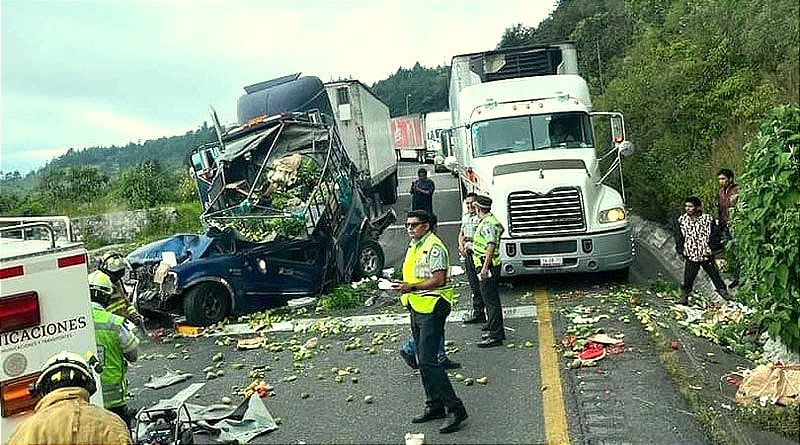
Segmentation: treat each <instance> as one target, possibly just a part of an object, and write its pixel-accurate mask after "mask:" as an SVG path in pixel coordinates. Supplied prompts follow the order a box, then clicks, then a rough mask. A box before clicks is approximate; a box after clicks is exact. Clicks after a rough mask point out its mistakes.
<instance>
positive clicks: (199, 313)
mask: <svg viewBox="0 0 800 445" xmlns="http://www.w3.org/2000/svg"><path fill="white" fill-rule="evenodd" d="M230 306H231V305H230V295H228V291H227V290H225V288H223V287H222V286H220V285H219V284H217V283H200V284H198V285H196V286H194V287H192V288H190V289H189V290H188V291H186V295H185V296H184V298H183V313H184V314H185V315H186V321H188V322H189V324H191V325H193V326H208V325H212V324H214V323H217V322H219V321H220V320H222V319H223V318H225V317H227V316H228V313H229V312H230Z"/></svg>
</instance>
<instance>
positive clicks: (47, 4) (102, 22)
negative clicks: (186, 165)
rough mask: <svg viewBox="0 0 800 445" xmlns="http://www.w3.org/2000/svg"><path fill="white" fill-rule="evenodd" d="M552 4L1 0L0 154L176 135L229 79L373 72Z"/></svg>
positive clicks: (202, 113)
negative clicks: (0, 101) (0, 91)
mask: <svg viewBox="0 0 800 445" xmlns="http://www.w3.org/2000/svg"><path fill="white" fill-rule="evenodd" d="M554 3H555V2H554V1H544V2H543V1H536V0H535V1H530V0H491V1H414V0H406V1H379V0H371V1H300V0H297V1H291V2H279V1H270V2H265V1H258V2H255V1H225V2H222V1H219V2H217V1H158V2H82V1H72V2H63V1H39V2H30V1H16V0H5V1H3V5H2V6H3V11H2V12H3V13H2V15H0V20H2V22H1V23H0V44H2V53H0V54H2V63H0V69H1V70H2V76H0V79H2V113H0V125H1V126H2V154H3V155H4V156H3V157H5V158H6V159H18V158H19V156H20V155H19V154H18V153H20V152H22V151H25V150H27V151H29V152H30V150H40V149H41V148H42V147H60V146H61V147H64V148H65V150H66V148H68V147H75V148H81V147H87V146H92V145H112V144H117V145H121V144H125V143H127V142H129V141H137V140H140V139H142V140H144V139H148V138H156V137H161V136H169V135H174V134H182V133H184V132H186V131H188V130H192V129H194V128H196V127H197V126H198V125H200V124H201V123H202V122H203V121H204V120H208V117H207V116H208V114H207V112H208V107H207V106H208V105H209V104H211V105H214V107H215V108H216V109H217V110H218V111H219V114H220V117H221V119H222V120H223V122H230V121H233V120H235V116H236V99H237V97H238V96H239V95H240V94H242V93H243V91H242V89H241V88H242V86H244V85H249V84H252V83H255V82H259V81H262V80H266V79H269V78H273V77H277V76H281V75H285V74H290V73H294V72H303V73H304V74H306V75H316V76H319V77H320V78H322V79H323V80H329V79H332V78H339V77H347V76H352V77H354V78H357V79H359V80H361V81H363V82H365V83H367V84H372V83H373V82H375V81H377V80H380V79H383V78H386V77H387V76H388V75H390V74H392V73H394V72H396V70H397V68H398V67H400V66H404V67H411V66H413V64H414V63H416V62H420V63H421V64H423V65H426V66H435V65H440V64H449V62H450V59H451V58H452V56H454V55H456V54H461V53H465V52H473V51H481V50H486V49H491V48H493V47H494V46H495V45H496V43H497V42H498V41H499V39H500V37H501V35H502V33H503V31H504V29H505V28H506V27H509V26H513V25H514V24H515V23H518V22H522V23H524V24H526V25H529V26H531V25H536V24H538V23H539V21H541V20H542V19H544V18H545V17H546V16H547V15H548V14H549V12H550V11H551V10H552V9H553V8H554ZM32 30H35V31H32ZM53 150H55V148H53ZM30 153H31V156H34V152H30ZM36 153H38V154H42V153H44V152H38V151H37V152H36Z"/></svg>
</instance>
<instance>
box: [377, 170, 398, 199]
mask: <svg viewBox="0 0 800 445" xmlns="http://www.w3.org/2000/svg"><path fill="white" fill-rule="evenodd" d="M381 202H383V203H384V204H386V205H392V204H394V203H396V202H397V173H395V174H393V175H390V176H388V177H387V178H386V179H384V180H383V182H382V183H381Z"/></svg>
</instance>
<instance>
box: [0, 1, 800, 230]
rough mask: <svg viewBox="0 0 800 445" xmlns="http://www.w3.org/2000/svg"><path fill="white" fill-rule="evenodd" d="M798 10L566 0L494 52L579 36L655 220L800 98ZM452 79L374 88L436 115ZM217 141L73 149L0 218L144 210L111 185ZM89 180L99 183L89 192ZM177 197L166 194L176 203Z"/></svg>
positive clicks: (13, 191)
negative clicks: (622, 128)
mask: <svg viewBox="0 0 800 445" xmlns="http://www.w3.org/2000/svg"><path fill="white" fill-rule="evenodd" d="M799 14H800V11H798V3H797V1H796V0H774V1H765V0H748V1H744V0H724V1H723V0H708V1H704V2H691V1H688V0H646V1H635V2H634V1H626V0H562V1H560V2H559V3H558V6H557V8H556V9H555V10H554V11H553V13H552V14H551V15H550V17H548V18H547V19H545V20H544V21H543V22H541V23H540V24H539V25H538V26H537V27H525V26H523V25H512V26H510V27H509V28H508V29H507V30H506V31H505V33H504V34H503V35H502V36H499V37H500V39H499V42H498V44H497V47H498V48H503V47H510V46H518V45H526V44H536V43H548V42H556V41H564V40H571V41H574V42H575V44H576V46H577V48H578V54H579V65H580V70H581V72H582V74H583V76H584V77H585V78H586V79H587V80H588V82H589V84H590V87H591V89H592V93H593V95H594V104H595V108H596V109H607V110H618V111H622V112H623V113H624V114H625V117H626V124H627V125H626V126H627V129H628V138H629V139H630V140H632V141H633V142H634V143H635V144H636V146H637V148H638V152H637V153H636V154H635V155H634V156H632V157H630V158H628V159H626V165H625V175H626V183H627V184H628V185H629V190H628V192H629V196H630V202H629V204H630V206H631V207H632V209H633V210H634V211H635V212H637V213H639V214H640V215H643V216H645V217H647V218H650V219H653V220H656V221H662V222H664V221H667V220H668V219H670V218H671V216H672V215H673V214H674V213H675V212H677V211H679V208H680V203H681V200H682V199H683V197H684V196H685V195H686V194H688V193H696V194H698V195H700V196H701V198H702V199H703V201H704V202H707V203H713V202H714V201H713V199H714V194H715V187H716V186H715V182H714V179H713V178H714V176H715V175H714V174H715V172H716V170H717V169H718V168H720V167H723V166H724V167H730V168H733V169H734V170H735V171H737V172H738V171H740V170H741V169H742V167H743V152H742V147H743V146H744V144H745V143H746V142H748V141H749V140H751V139H752V137H753V135H754V134H755V132H756V129H757V125H758V121H759V120H760V119H762V118H763V117H764V116H765V115H766V114H767V112H768V111H769V110H770V109H772V108H773V107H775V106H777V105H780V104H794V105H796V104H798V101H800V92H798V85H799V84H800V67H799V64H798V56H797V55H798V51H799V50H800V31H799V30H798V15H799ZM521 19H524V18H521ZM481 49H486V48H475V50H476V51H478V50H481ZM448 76H449V67H446V66H437V67H433V68H428V67H423V66H421V65H420V64H419V63H417V64H416V65H414V66H413V67H412V68H402V67H401V68H399V69H398V70H397V72H396V73H394V74H393V75H391V76H389V77H388V78H387V79H384V80H380V81H378V82H376V83H375V84H373V85H372V89H373V90H374V92H375V93H376V94H377V95H378V96H379V97H380V98H381V99H382V100H383V101H384V102H386V103H387V104H388V105H389V107H390V112H391V114H392V116H397V115H403V114H406V111H408V112H410V113H426V112H430V111H440V110H444V109H446V108H447V89H448ZM212 138H213V129H209V127H208V126H207V125H206V124H205V123H203V124H202V125H201V126H199V127H198V129H197V130H195V131H190V132H187V133H186V134H184V135H181V136H173V137H164V138H160V139H157V140H149V141H146V142H144V143H141V144H135V143H131V144H128V145H126V146H124V147H117V146H112V147H90V148H86V149H82V150H76V149H70V150H69V151H68V152H67V153H66V154H64V155H62V156H60V157H58V158H55V159H54V160H52V161H51V162H50V163H49V164H48V165H47V166H46V167H44V168H43V169H40V170H39V171H38V172H35V173H31V174H29V175H27V176H23V175H19V174H15V173H13V172H12V173H6V174H5V175H3V176H0V180H2V191H0V213H3V214H12V213H14V214H21V213H22V214H31V213H38V212H39V211H41V210H42V208H45V209H47V210H48V213H52V212H53V211H63V212H69V213H73V212H77V213H85V212H91V211H97V210H101V209H102V208H103V207H104V206H103V205H99V204H98V203H102V202H107V203H109V204H113V206H112V207H117V208H118V207H130V206H133V207H136V206H139V205H142V204H144V203H145V202H143V201H142V200H137V199H133V200H122V201H120V200H119V199H118V198H119V197H120V196H125V195H126V193H127V192H125V191H124V190H120V187H123V186H124V184H126V182H125V181H123V178H124V177H125V172H128V173H127V175H128V177H130V175H134V174H135V171H140V170H142V169H143V168H145V166H143V163H144V162H146V161H149V160H154V159H157V160H158V162H157V163H154V164H151V167H152V166H153V165H155V166H156V167H157V169H158V171H163V173H160V175H161V176H164V175H176V174H177V175H178V177H179V178H180V175H181V173H180V170H183V169H182V166H183V165H184V164H183V163H184V162H185V158H186V155H187V154H188V151H189V150H190V149H191V148H192V147H194V146H197V145H199V144H201V143H204V142H207V141H209V140H211V139H212ZM137 169H138V170H137ZM176 172H177V173H176ZM89 180H91V181H95V182H96V184H95V183H93V184H94V185H92V186H86V185H85V181H89ZM174 180H175V179H174V178H170V181H174ZM81 181H83V182H81ZM127 183H128V184H129V183H130V182H127ZM64 190H76V191H81V190H83V191H87V193H88V194H90V195H92V198H90V199H85V198H86V197H81V199H78V200H75V199H74V197H73V199H71V201H69V202H68V205H62V204H63V203H61V202H58V201H57V199H60V198H63V197H67V196H69V194H67V195H64V192H63V191H64ZM101 195H102V199H99V197H100V196H101ZM127 195H130V193H127ZM172 195H174V194H162V198H163V200H169V199H176V196H172ZM160 200H161V199H159V200H157V201H160ZM149 201H150V202H147V203H148V204H150V203H152V201H153V200H149ZM80 202H89V203H92V205H90V206H87V205H78V204H76V203H80ZM37 203H38V204H37Z"/></svg>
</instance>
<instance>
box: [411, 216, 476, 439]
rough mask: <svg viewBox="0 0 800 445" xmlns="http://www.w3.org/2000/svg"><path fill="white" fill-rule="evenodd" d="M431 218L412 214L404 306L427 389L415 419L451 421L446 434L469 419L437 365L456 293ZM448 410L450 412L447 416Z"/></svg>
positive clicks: (444, 248) (418, 420) (441, 244)
mask: <svg viewBox="0 0 800 445" xmlns="http://www.w3.org/2000/svg"><path fill="white" fill-rule="evenodd" d="M431 226H432V216H431V214H430V213H428V212H426V211H424V210H413V211H411V212H409V213H408V216H407V219H406V229H407V230H408V235H409V236H410V237H411V243H410V244H409V246H408V251H406V257H405V260H404V261H403V283H402V284H401V286H400V288H399V290H400V292H402V295H401V297H400V302H401V303H402V304H403V306H405V307H406V308H407V309H408V310H409V312H411V333H412V335H413V337H414V341H415V342H416V345H417V360H418V364H419V369H420V376H421V377H422V386H423V387H424V388H425V396H426V400H425V412H424V413H423V414H422V415H420V416H417V417H414V418H413V419H412V422H413V423H423V422H428V421H430V420H434V419H444V418H446V417H447V412H449V413H450V414H452V417H449V418H447V420H446V421H445V423H444V424H443V425H442V427H441V428H439V432H440V433H443V434H446V433H452V432H455V431H457V430H458V429H459V426H460V425H461V423H462V422H463V421H464V420H466V418H467V411H466V409H464V404H463V403H462V402H461V400H460V399H459V398H458V396H456V393H455V391H454V390H453V385H452V384H451V383H450V379H449V378H448V377H447V374H446V373H445V369H444V367H443V366H440V365H439V361H438V360H437V357H436V353H437V349H438V347H439V342H440V341H441V339H442V338H443V336H444V325H445V320H446V319H447V316H448V315H449V314H450V310H451V306H452V305H453V303H454V302H455V293H454V291H453V288H452V286H451V285H450V283H449V282H448V276H447V275H448V272H449V270H450V257H449V254H448V252H447V247H446V246H445V245H444V243H443V242H442V240H441V239H439V237H437V236H436V234H435V233H433V232H432V231H431V228H432V227H431ZM445 409H446V411H445Z"/></svg>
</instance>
